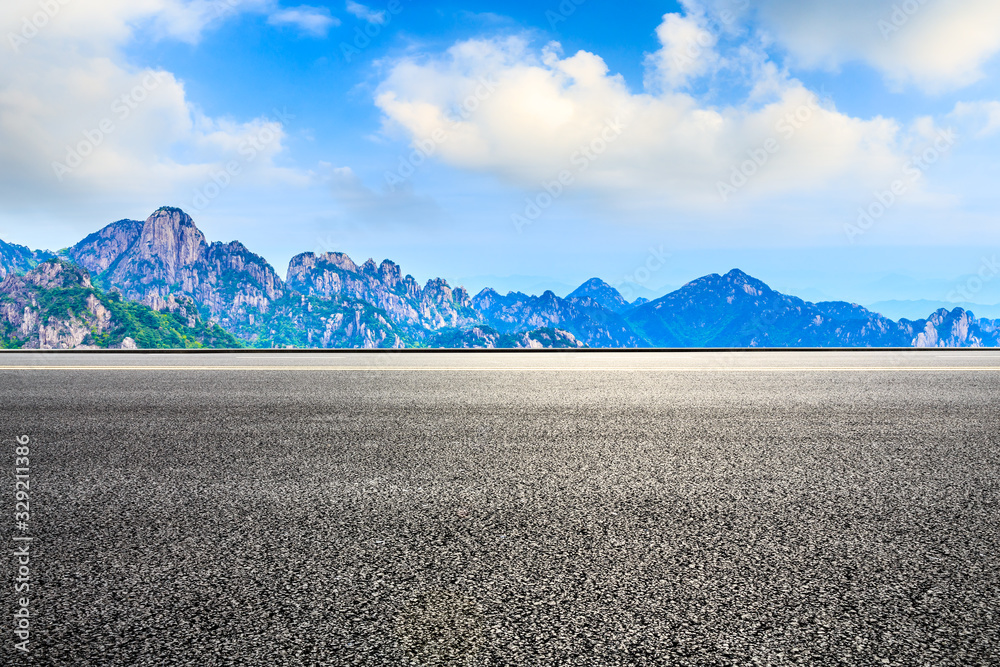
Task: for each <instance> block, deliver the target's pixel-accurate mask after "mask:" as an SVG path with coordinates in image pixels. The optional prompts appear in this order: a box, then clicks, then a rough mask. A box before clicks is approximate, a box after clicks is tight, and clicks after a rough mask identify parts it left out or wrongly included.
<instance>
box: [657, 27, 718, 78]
mask: <svg viewBox="0 0 1000 667" xmlns="http://www.w3.org/2000/svg"><path fill="white" fill-rule="evenodd" d="M656 35H657V37H659V39H660V43H661V44H662V45H663V46H662V48H661V49H660V50H659V51H657V52H656V53H655V54H653V55H651V56H650V57H649V58H648V62H649V64H651V65H652V67H651V68H650V69H651V71H652V72H654V73H655V74H656V75H658V78H655V77H654V78H653V79H652V80H651V81H650V80H649V79H647V86H649V87H655V86H657V85H658V84H660V83H662V84H665V86H666V87H667V89H672V88H681V87H683V86H685V85H687V83H688V82H689V80H690V79H692V78H694V77H697V76H701V75H703V74H706V73H707V72H708V71H709V70H710V69H711V68H712V67H713V66H714V65H716V64H717V63H718V61H719V55H718V54H717V53H716V52H715V45H716V43H717V41H718V39H717V37H716V35H715V34H714V33H713V32H712V31H710V30H708V29H707V27H706V26H705V25H704V17H699V16H683V15H681V14H667V15H666V16H665V17H664V20H663V23H661V24H660V26H659V27H658V28H657V29H656Z"/></svg>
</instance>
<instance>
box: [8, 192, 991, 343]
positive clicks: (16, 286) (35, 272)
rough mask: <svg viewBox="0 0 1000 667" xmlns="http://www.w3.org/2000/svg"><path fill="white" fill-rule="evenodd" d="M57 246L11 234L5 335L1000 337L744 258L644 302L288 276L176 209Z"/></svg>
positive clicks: (188, 339) (550, 339) (970, 320)
mask: <svg viewBox="0 0 1000 667" xmlns="http://www.w3.org/2000/svg"><path fill="white" fill-rule="evenodd" d="M51 257H52V253H48V252H45V251H32V250H29V249H28V248H24V247H22V246H16V245H11V244H8V243H4V242H0V276H5V277H6V279H4V280H3V283H2V287H0V305H2V307H3V309H4V310H3V318H2V319H0V324H2V326H3V327H5V328H4V329H3V330H2V331H0V333H2V334H3V336H4V337H3V341H5V342H4V343H3V344H4V345H7V346H40V347H49V346H58V347H78V346H99V347H115V346H126V347H127V346H128V345H131V344H133V343H134V344H135V345H137V346H140V347H157V346H163V345H167V344H175V345H178V346H190V345H202V344H204V345H209V346H215V345H217V346H223V347H225V346H232V345H236V344H242V345H246V346H253V347H320V348H337V347H357V348H379V347H392V348H401V347H444V348H468V347H483V348H496V347H523V348H532V347H546V348H576V347H579V346H581V345H585V346H588V347H605V348H648V347H684V348H687V347H726V348H733V347H914V346H916V347H981V346H991V347H993V346H998V345H1000V338H998V337H1000V334H998V327H997V322H996V321H994V320H990V319H978V318H976V317H975V316H973V315H972V314H971V313H969V312H967V311H966V310H964V309H961V308H957V309H953V310H947V309H940V310H935V311H934V312H933V313H932V314H931V315H930V316H928V317H925V318H921V319H913V320H910V319H903V320H900V321H894V320H892V319H889V318H887V317H884V316H883V315H880V314H878V313H877V312H873V311H872V310H869V309H866V308H864V307H862V306H859V305H856V304H851V303H846V302H838V301H824V302H821V303H810V302H807V301H803V300H802V299H800V298H797V297H794V296H789V295H786V294H782V293H780V292H777V291H775V290H772V289H771V288H770V287H768V286H767V285H765V284H764V283H762V282H761V281H759V280H757V279H755V278H753V277H751V276H749V275H747V274H745V273H743V272H742V271H739V270H733V271H731V272H729V273H727V274H726V275H724V276H720V275H717V274H713V275H710V276H705V277H703V278H699V279H698V280H695V281H693V282H690V283H688V284H687V285H685V286H683V287H681V288H680V289H678V290H676V291H673V292H671V293H670V294H667V295H665V296H663V297H661V298H657V299H654V300H652V301H647V300H646V299H644V298H642V299H636V300H634V301H633V302H632V303H629V302H628V301H629V300H628V299H626V298H625V297H624V296H623V295H622V293H621V292H620V291H619V290H617V289H615V288H614V287H612V286H611V285H609V284H608V283H606V282H604V281H603V280H600V279H598V278H593V279H591V280H588V281H587V282H585V283H584V284H583V285H581V286H579V287H578V288H577V289H575V290H573V291H572V292H571V293H570V294H569V295H568V296H567V297H566V298H560V297H559V296H557V295H556V294H555V293H553V292H551V291H546V292H544V293H542V294H541V295H539V296H535V295H530V294H525V293H522V292H508V293H507V294H506V295H501V294H500V293H499V292H497V291H496V290H494V289H491V288H486V289H483V290H482V291H480V292H479V293H478V294H476V295H475V296H474V297H470V295H469V293H468V292H467V291H466V290H465V289H464V288H461V287H455V288H453V287H451V286H449V285H448V283H447V282H446V281H444V280H442V279H435V280H431V281H428V282H427V283H426V284H425V285H420V284H418V283H417V281H416V280H414V278H413V277H412V276H409V275H404V274H403V272H402V270H401V269H400V267H399V266H398V265H396V264H394V263H393V262H391V261H389V260H385V261H383V262H382V263H381V264H376V263H375V261H373V260H371V259H369V260H367V261H366V262H364V263H362V264H360V265H359V264H356V263H355V262H354V261H353V260H352V259H351V258H350V257H348V256H347V255H344V254H342V253H326V254H321V255H317V254H314V253H304V254H301V255H298V256H296V257H295V258H294V259H293V260H292V261H291V263H290V265H289V267H288V271H287V276H286V279H284V280H283V279H282V278H281V277H280V276H279V275H278V273H277V272H276V271H275V270H274V268H273V267H271V266H270V265H269V264H268V263H267V262H266V261H265V260H264V259H263V258H262V257H260V256H259V255H256V254H254V253H253V252H251V251H250V250H249V249H247V248H246V247H244V246H243V245H242V244H241V243H239V242H236V241H234V242H231V243H208V242H207V241H206V239H205V237H204V235H203V234H202V233H201V231H200V230H199V229H198V228H197V226H196V225H195V223H194V221H193V220H192V219H191V218H190V217H189V216H188V215H187V214H186V213H184V212H183V211H181V210H180V209H176V208H169V207H165V208H161V209H158V210H157V211H155V212H154V213H153V214H152V215H151V216H150V217H149V218H148V219H147V220H145V221H137V220H119V221H118V222H115V223H112V224H110V225H108V226H106V227H104V228H103V229H101V230H100V231H98V232H95V233H94V234H91V235H90V236H88V237H87V238H85V239H84V240H82V241H81V242H80V243H78V244H76V245H74V246H73V247H71V248H69V249H67V250H66V251H64V253H63V257H64V259H65V260H67V261H71V262H73V263H74V265H75V267H73V266H70V265H67V264H65V263H58V262H57V263H55V264H49V263H45V262H46V261H47V260H48V259H50V258H51ZM52 267H58V268H57V269H54V268H52ZM91 276H93V283H94V284H91V282H90V281H91ZM39 281H41V282H39ZM53 281H55V282H53ZM59 281H63V282H64V283H65V284H62V283H59ZM66 281H68V282H66ZM56 283H59V284H58V285H57V284H56ZM52 290H56V292H53V291H52ZM60 290H61V291H60ZM630 291H631V288H630ZM53 309H54V310H53ZM157 332H159V333H157ZM133 334H134V335H133ZM126 339H128V341H126ZM129 341H131V342H129ZM170 341H172V343H171V342H170Z"/></svg>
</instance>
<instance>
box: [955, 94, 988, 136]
mask: <svg viewBox="0 0 1000 667" xmlns="http://www.w3.org/2000/svg"><path fill="white" fill-rule="evenodd" d="M951 115H952V116H953V117H954V118H955V119H957V120H959V121H963V122H967V123H970V124H972V125H973V129H972V131H973V133H974V134H975V135H976V136H977V137H979V138H983V137H988V136H991V135H994V134H996V133H997V132H998V131H1000V102H997V101H988V102H959V103H958V104H956V105H955V109H954V111H952V113H951Z"/></svg>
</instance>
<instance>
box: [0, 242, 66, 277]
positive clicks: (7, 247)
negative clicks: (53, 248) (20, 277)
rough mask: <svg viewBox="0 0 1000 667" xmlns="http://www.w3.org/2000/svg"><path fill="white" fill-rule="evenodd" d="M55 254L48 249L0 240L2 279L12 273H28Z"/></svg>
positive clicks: (0, 271) (0, 272)
mask: <svg viewBox="0 0 1000 667" xmlns="http://www.w3.org/2000/svg"><path fill="white" fill-rule="evenodd" d="M54 256H55V255H53V254H52V253H51V252H48V251H46V250H29V249H28V248H25V247H24V246H21V245H14V244H12V243H6V242H5V241H0V280H3V279H4V278H6V277H7V276H8V275H9V274H11V273H26V272H27V271H30V270H31V269H33V268H34V267H36V266H38V265H39V264H40V263H41V262H44V261H46V260H48V259H52V258H53V257H54Z"/></svg>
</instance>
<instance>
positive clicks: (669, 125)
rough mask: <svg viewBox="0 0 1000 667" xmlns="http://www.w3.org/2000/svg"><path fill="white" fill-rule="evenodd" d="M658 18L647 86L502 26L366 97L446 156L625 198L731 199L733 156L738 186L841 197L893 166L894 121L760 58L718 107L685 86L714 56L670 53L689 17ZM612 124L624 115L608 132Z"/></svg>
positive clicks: (690, 202) (898, 145) (897, 157)
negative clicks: (733, 96)
mask: <svg viewBox="0 0 1000 667" xmlns="http://www.w3.org/2000/svg"><path fill="white" fill-rule="evenodd" d="M665 25H667V26H668V27H667V28H666V29H663V30H661V31H660V32H659V34H660V37H661V39H662V40H663V42H664V50H663V51H662V52H660V53H657V54H654V55H653V56H652V57H651V58H650V60H649V66H650V68H651V71H650V73H649V76H648V77H647V79H648V80H653V79H655V80H657V81H659V82H660V88H661V90H657V91H656V92H655V93H642V94H636V93H633V92H631V91H629V89H628V88H627V86H626V84H625V82H624V80H623V79H622V77H620V76H618V75H614V74H611V73H610V72H609V71H608V67H607V65H606V64H605V62H604V61H603V60H602V59H601V58H600V57H599V56H597V55H595V54H592V53H587V52H585V51H580V52H578V53H577V54H575V55H573V56H571V57H566V58H564V57H561V56H560V55H559V49H558V48H557V47H556V46H550V47H548V48H546V49H544V50H542V52H540V53H537V52H535V51H533V50H532V49H531V48H530V47H529V46H528V44H527V42H526V41H525V40H522V39H517V38H511V39H507V40H503V41H499V40H487V41H483V40H477V41H469V42H463V43H460V44H457V45H455V46H454V47H452V48H451V49H450V50H449V51H448V52H447V53H446V54H445V55H444V56H442V57H438V58H432V59H426V60H417V59H407V60H403V61H401V62H398V63H397V64H396V65H395V67H394V68H393V69H392V70H391V72H390V74H389V75H388V77H387V78H386V80H385V81H384V82H383V84H382V86H381V88H380V90H379V92H378V95H377V98H376V103H377V104H378V106H379V107H380V108H381V109H382V111H383V112H384V114H385V116H386V119H387V121H388V123H389V127H390V128H391V127H401V128H403V129H404V130H405V132H406V133H407V135H408V136H409V137H411V138H412V139H413V141H414V142H420V141H426V140H428V138H430V137H432V136H433V135H434V133H440V132H442V131H443V132H445V133H446V135H447V139H446V140H444V141H439V142H438V144H439V148H438V151H437V153H436V155H437V157H438V158H440V159H441V160H443V161H444V162H446V163H448V164H450V165H452V166H456V167H460V168H464V169H469V170H475V171H480V172H486V173H492V174H495V175H496V176H498V177H499V178H501V179H502V180H504V181H506V182H508V183H512V184H516V185H519V186H522V187H526V188H531V189H537V188H539V187H540V184H542V183H546V182H552V181H553V180H554V179H557V178H558V176H559V174H560V173H561V172H567V173H569V174H570V175H571V176H572V180H573V182H574V185H582V186H586V187H589V188H592V189H593V190H594V191H595V192H597V193H602V194H603V195H605V196H608V197H610V198H611V199H612V200H613V201H616V202H618V203H626V204H628V205H631V204H632V203H634V202H637V201H651V202H659V204H661V205H667V206H668V207H676V206H678V205H686V206H696V207H699V208H704V207H706V206H708V207H711V208H715V209H718V208H719V206H720V204H721V203H723V201H724V200H726V201H728V199H729V197H726V196H723V194H721V193H720V190H724V188H720V183H722V184H730V183H731V182H732V181H733V175H734V169H735V170H741V169H743V170H744V171H752V172H753V173H752V175H751V177H749V178H748V179H746V180H747V183H746V184H745V185H744V184H743V183H742V182H741V180H740V179H739V178H736V179H735V181H736V182H737V183H738V185H737V186H735V187H736V189H737V190H739V193H738V196H739V197H751V198H758V197H766V196H769V195H775V194H779V193H781V194H788V193H792V194H802V193H808V192H822V191H831V192H838V193H839V194H840V195H841V196H843V193H844V192H845V190H843V189H839V188H843V187H847V188H854V189H855V190H858V191H870V190H869V188H870V187H872V184H879V185H880V184H882V183H884V182H885V181H886V179H891V178H893V177H894V176H895V174H897V173H898V171H899V169H900V167H901V165H902V164H903V162H904V161H905V158H904V157H903V155H902V152H901V151H902V138H901V134H902V133H901V131H900V128H899V127H898V126H897V124H896V123H895V122H894V121H892V120H889V119H884V118H880V117H876V118H873V119H870V120H863V119H858V118H853V117H850V116H847V115H845V114H843V113H840V112H838V111H837V110H836V109H835V108H833V107H832V106H830V105H829V104H827V103H823V102H821V101H820V100H819V99H818V98H817V96H816V95H815V94H814V93H813V92H811V91H809V90H807V89H806V88H805V87H804V86H803V85H802V84H801V83H800V82H798V81H795V80H791V79H788V78H787V77H786V76H785V75H783V74H782V73H781V72H780V71H778V70H777V68H775V67H774V66H773V64H771V63H766V62H765V63H760V64H759V66H755V67H753V68H752V74H753V76H754V77H755V79H754V80H753V81H750V82H749V83H750V84H751V85H750V89H751V92H750V96H749V98H748V99H747V100H746V101H745V102H744V103H741V104H737V105H733V106H725V107H715V106H710V105H707V104H705V103H704V102H702V101H701V100H699V99H698V98H696V97H695V96H693V95H692V94H689V93H686V92H684V91H683V90H682V87H683V86H684V85H685V84H686V82H687V81H688V78H689V76H695V75H700V74H707V73H711V72H712V71H714V69H715V68H719V67H723V66H725V62H724V60H723V59H721V58H718V57H715V56H707V57H703V58H702V59H701V60H700V61H699V62H700V63H702V64H700V65H698V66H697V67H696V68H695V69H688V70H686V71H685V70H682V69H678V67H677V65H676V64H675V62H674V60H673V59H672V58H671V53H672V52H673V51H674V50H675V49H676V48H677V46H678V44H683V43H684V42H685V38H684V36H685V35H688V36H691V35H695V37H694V38H695V39H696V40H697V39H698V37H697V29H698V28H697V26H694V28H693V29H692V24H690V22H683V21H682V22H678V21H677V20H676V18H675V17H674V16H672V15H668V16H667V17H666V18H665ZM696 43H697V42H696ZM707 48H708V47H706V49H707ZM744 55H746V57H748V58H749V57H751V56H753V55H754V54H752V53H750V54H744ZM757 55H759V54H757ZM612 125H615V126H621V128H622V130H621V133H620V135H616V136H614V137H613V138H612V136H611V134H613V133H611V134H609V133H608V132H607V128H609V127H611V126H612ZM762 150H763V151H764V152H765V154H763V157H761V156H762V153H761V151H762ZM755 159H756V160H757V161H763V162H764V164H756V165H754V164H752V162H753V161H754V160H755ZM850 191H851V190H847V192H850ZM730 194H731V193H730ZM733 196H735V195H733Z"/></svg>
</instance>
